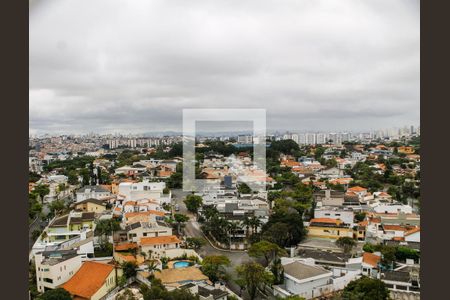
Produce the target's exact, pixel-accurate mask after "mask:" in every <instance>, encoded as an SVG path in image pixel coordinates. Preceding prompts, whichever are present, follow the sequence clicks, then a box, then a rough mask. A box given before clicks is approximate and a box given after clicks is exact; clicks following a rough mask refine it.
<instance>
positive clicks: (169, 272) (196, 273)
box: [155, 267, 209, 290]
mask: <svg viewBox="0 0 450 300" xmlns="http://www.w3.org/2000/svg"><path fill="white" fill-rule="evenodd" d="M155 277H156V278H157V279H160V280H161V283H162V284H163V285H164V286H165V287H166V288H167V289H169V290H170V289H174V288H178V287H180V286H182V285H185V284H187V283H203V282H208V281H209V279H208V277H207V276H206V275H204V274H203V273H202V272H201V271H200V269H198V268H196V267H186V268H178V269H163V270H161V272H156V273H155Z"/></svg>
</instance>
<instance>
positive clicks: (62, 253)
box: [42, 250, 78, 266]
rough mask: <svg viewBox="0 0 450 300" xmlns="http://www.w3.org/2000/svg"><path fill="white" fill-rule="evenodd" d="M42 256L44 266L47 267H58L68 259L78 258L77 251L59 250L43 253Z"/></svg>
mask: <svg viewBox="0 0 450 300" xmlns="http://www.w3.org/2000/svg"><path fill="white" fill-rule="evenodd" d="M42 255H43V256H44V260H43V261H42V264H45V265H50V266H53V265H56V264H59V263H61V262H63V261H66V260H68V259H71V258H73V257H75V256H77V255H78V254H77V250H58V251H43V252H42Z"/></svg>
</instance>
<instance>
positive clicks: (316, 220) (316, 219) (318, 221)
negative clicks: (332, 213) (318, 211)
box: [310, 218, 341, 224]
mask: <svg viewBox="0 0 450 300" xmlns="http://www.w3.org/2000/svg"><path fill="white" fill-rule="evenodd" d="M310 223H330V224H339V223H341V222H340V221H339V220H335V219H331V218H315V219H311V221H310Z"/></svg>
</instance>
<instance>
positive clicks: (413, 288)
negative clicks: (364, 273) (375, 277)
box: [380, 265, 420, 300]
mask: <svg viewBox="0 0 450 300" xmlns="http://www.w3.org/2000/svg"><path fill="white" fill-rule="evenodd" d="M380 279H381V280H382V281H383V282H384V283H385V284H386V287H387V288H388V289H389V291H390V294H391V297H392V298H393V299H413V300H419V299H420V267H419V266H418V265H403V266H401V267H399V268H397V269H395V270H393V271H385V272H383V273H382V274H381V277H380Z"/></svg>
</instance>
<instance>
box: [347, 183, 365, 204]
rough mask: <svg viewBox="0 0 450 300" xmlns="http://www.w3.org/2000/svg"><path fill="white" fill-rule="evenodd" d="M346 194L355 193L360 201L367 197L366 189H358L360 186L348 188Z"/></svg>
mask: <svg viewBox="0 0 450 300" xmlns="http://www.w3.org/2000/svg"><path fill="white" fill-rule="evenodd" d="M347 192H352V193H355V194H356V195H357V196H358V198H359V199H360V201H361V200H364V197H365V196H366V195H367V189H366V188H363V187H360V186H354V187H351V188H348V189H347Z"/></svg>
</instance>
